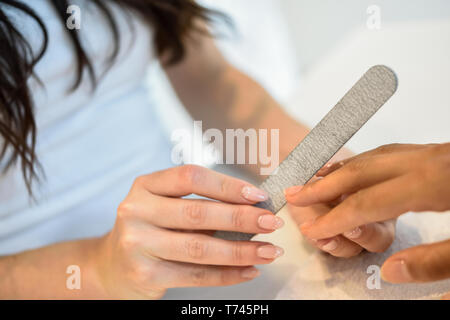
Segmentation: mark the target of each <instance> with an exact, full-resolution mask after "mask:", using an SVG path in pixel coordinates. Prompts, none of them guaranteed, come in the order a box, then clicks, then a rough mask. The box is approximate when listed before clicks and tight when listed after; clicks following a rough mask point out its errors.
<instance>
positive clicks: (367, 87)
mask: <svg viewBox="0 0 450 320" xmlns="http://www.w3.org/2000/svg"><path fill="white" fill-rule="evenodd" d="M397 85H398V81H397V77H396V75H395V73H394V72H393V71H392V70H391V69H389V68H388V67H386V66H382V65H379V66H374V67H372V68H370V69H369V70H368V71H367V72H366V73H365V74H364V75H363V77H362V78H361V79H360V80H359V81H358V82H357V83H356V84H355V85H354V86H353V87H352V88H351V89H350V91H348V92H347V94H346V95H345V96H344V97H343V98H342V99H341V100H340V101H339V102H338V103H337V105H336V106H335V107H334V108H333V109H331V111H330V112H329V113H328V114H327V115H326V116H325V117H324V118H323V119H322V120H321V121H320V122H319V124H318V125H317V126H316V127H314V129H312V130H311V131H310V133H309V134H308V135H307V136H306V137H305V138H304V139H303V141H302V142H300V144H299V145H298V146H297V147H296V148H295V149H294V150H293V151H292V152H291V153H290V154H289V156H288V157H287V158H286V159H285V160H284V161H283V162H282V163H281V164H280V165H279V166H278V168H277V169H275V171H274V172H273V173H272V174H271V175H270V176H269V177H268V178H267V179H266V180H265V181H264V182H263V183H262V184H261V185H260V188H261V189H263V190H264V191H266V192H267V193H268V194H269V199H268V200H266V201H264V202H261V203H258V204H256V205H255V206H257V207H260V208H264V209H267V210H269V211H271V212H273V213H274V214H277V213H278V211H280V210H281V208H283V207H284V205H285V204H286V199H285V196H284V190H285V189H286V188H289V187H292V186H295V185H304V184H305V183H307V182H308V181H309V180H310V179H311V178H312V177H313V176H314V175H315V174H316V173H317V171H319V169H321V168H322V167H323V166H324V165H325V164H326V163H327V162H328V161H330V159H331V158H332V157H333V156H334V155H335V154H336V153H337V152H338V151H339V150H340V149H341V148H342V147H343V146H344V145H345V143H346V142H347V141H348V140H350V138H351V137H352V136H353V135H354V134H355V133H356V132H358V131H359V129H361V127H362V126H363V125H364V124H365V123H366V122H367V121H368V120H369V119H370V118H371V117H372V116H373V115H374V114H375V113H376V112H377V111H378V110H379V109H380V108H381V107H382V106H383V105H384V104H385V103H386V102H387V101H388V100H389V99H390V98H391V97H392V95H393V94H394V93H395V91H396V90H397ZM253 236H255V235H253V234H246V233H239V232H228V231H218V232H216V233H215V237H217V238H221V239H225V240H241V241H245V240H250V239H251V238H253Z"/></svg>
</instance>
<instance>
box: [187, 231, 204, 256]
mask: <svg viewBox="0 0 450 320" xmlns="http://www.w3.org/2000/svg"><path fill="white" fill-rule="evenodd" d="M185 250H186V254H187V256H188V257H189V258H191V259H193V260H202V259H204V258H205V256H206V251H207V245H206V243H205V241H203V240H200V239H198V238H196V237H194V238H190V239H188V240H186V242H185Z"/></svg>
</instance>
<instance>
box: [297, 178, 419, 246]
mask: <svg viewBox="0 0 450 320" xmlns="http://www.w3.org/2000/svg"><path fill="white" fill-rule="evenodd" d="M420 192H421V188H420V185H419V184H418V183H417V179H416V177H415V176H413V175H404V176H401V177H398V178H395V179H393V180H389V181H386V182H383V183H380V184H377V185H375V186H373V187H370V188H368V189H363V190H361V191H359V192H357V193H355V194H352V195H350V196H349V197H348V198H347V199H345V200H344V201H343V202H342V203H341V204H339V205H338V206H336V207H335V208H333V209H332V210H331V211H330V212H329V213H328V214H326V215H324V216H321V217H319V218H317V219H316V221H315V222H313V223H308V224H304V225H303V226H302V227H301V229H302V232H303V233H304V234H305V235H307V236H308V237H309V238H311V239H326V238H331V237H334V236H336V235H338V234H341V233H344V232H346V231H349V230H353V229H355V228H356V227H359V226H362V225H366V224H369V223H373V222H380V221H385V220H390V219H393V218H396V217H398V216H399V215H401V214H403V213H405V212H408V211H411V210H413V209H414V208H415V206H417V204H416V203H415V202H416V201H417V199H419V198H420V197H419V195H420Z"/></svg>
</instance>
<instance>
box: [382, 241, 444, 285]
mask: <svg viewBox="0 0 450 320" xmlns="http://www.w3.org/2000/svg"><path fill="white" fill-rule="evenodd" d="M381 277H382V278H383V280H385V281H387V282H391V283H407V282H430V281H438V280H443V279H446V278H450V240H447V241H442V242H438V243H433V244H427V245H421V246H417V247H413V248H410V249H406V250H403V251H400V252H398V253H396V254H394V255H393V256H391V257H389V258H388V259H387V260H386V261H385V262H384V264H383V267H382V268H381Z"/></svg>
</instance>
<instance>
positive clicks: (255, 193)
mask: <svg viewBox="0 0 450 320" xmlns="http://www.w3.org/2000/svg"><path fill="white" fill-rule="evenodd" d="M242 196H243V197H244V198H245V199H247V200H249V201H256V202H261V201H266V200H267V199H269V195H268V194H267V192H265V191H264V190H261V189H258V188H256V187H250V186H245V187H244V188H242Z"/></svg>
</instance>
